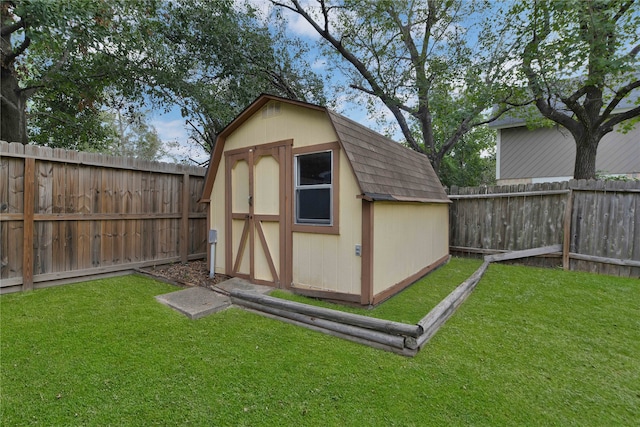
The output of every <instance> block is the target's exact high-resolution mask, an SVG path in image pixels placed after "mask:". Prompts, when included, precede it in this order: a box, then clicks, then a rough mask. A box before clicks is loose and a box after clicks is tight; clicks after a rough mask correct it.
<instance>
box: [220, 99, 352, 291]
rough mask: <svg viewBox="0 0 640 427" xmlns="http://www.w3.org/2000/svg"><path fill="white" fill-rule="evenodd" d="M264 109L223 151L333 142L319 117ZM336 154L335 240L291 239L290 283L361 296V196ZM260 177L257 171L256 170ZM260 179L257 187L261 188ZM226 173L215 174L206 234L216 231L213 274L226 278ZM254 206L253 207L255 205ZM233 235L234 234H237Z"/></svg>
mask: <svg viewBox="0 0 640 427" xmlns="http://www.w3.org/2000/svg"><path fill="white" fill-rule="evenodd" d="M273 105H274V104H273V103H268V104H267V105H266V106H265V107H263V108H262V109H261V110H260V111H258V112H257V113H256V114H254V115H253V116H251V117H249V118H248V119H247V120H246V121H245V122H244V123H243V124H242V125H241V126H240V127H239V128H238V129H236V130H235V131H234V132H233V133H232V134H231V135H229V136H228V137H227V139H226V143H225V151H228V150H235V149H238V148H244V147H252V146H256V145H262V144H268V143H273V142H276V141H283V140H289V139H293V147H294V148H299V147H306V146H311V145H318V144H324V143H328V142H334V141H337V140H338V137H337V135H336V133H335V131H334V129H333V126H332V125H331V123H330V121H329V119H328V117H327V115H326V113H325V112H323V111H316V110H312V109H306V108H300V107H297V106H294V105H290V104H286V103H280V104H279V105H280V108H279V109H275V108H273ZM339 151H340V153H339V155H340V194H339V195H336V196H338V197H339V199H340V204H339V207H340V214H339V215H340V235H324V234H311V233H301V232H294V233H293V248H292V254H293V267H292V268H293V282H294V284H296V285H298V286H300V287H309V288H312V289H321V290H327V291H335V292H343V293H355V294H359V293H360V265H361V263H360V258H359V257H356V256H355V245H356V244H360V236H361V210H360V209H361V207H360V205H361V203H360V200H359V199H356V195H357V194H359V193H360V191H359V188H358V185H357V183H356V181H355V177H354V176H353V172H352V171H351V169H350V167H349V162H348V159H347V157H346V155H345V153H344V150H339ZM256 173H259V170H256ZM263 184H264V182H263V183H261V181H260V179H259V176H257V177H256V185H258V186H261V185H263ZM225 188H226V185H225V168H224V159H223V161H222V163H221V165H220V167H219V168H218V170H217V173H216V177H215V182H214V186H213V190H212V194H211V198H210V200H211V204H210V218H211V224H210V225H211V228H213V229H217V230H218V243H217V250H216V257H215V258H216V272H217V273H223V274H224V273H226V272H225V251H224V248H225V238H226V236H225V194H224V193H225ZM256 202H257V201H256ZM236 234H238V233H236Z"/></svg>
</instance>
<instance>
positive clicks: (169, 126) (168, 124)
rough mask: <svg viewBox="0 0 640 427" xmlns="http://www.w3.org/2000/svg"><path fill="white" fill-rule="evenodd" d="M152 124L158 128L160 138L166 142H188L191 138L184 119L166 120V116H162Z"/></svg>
mask: <svg viewBox="0 0 640 427" xmlns="http://www.w3.org/2000/svg"><path fill="white" fill-rule="evenodd" d="M151 124H152V125H153V127H155V128H156V131H158V135H159V136H160V139H162V141H164V142H169V141H178V142H182V141H185V142H186V141H187V140H188V139H189V134H188V133H187V129H186V127H185V123H184V120H181V119H174V120H166V118H165V119H164V120H163V118H162V117H160V118H159V119H156V120H153V121H152V122H151Z"/></svg>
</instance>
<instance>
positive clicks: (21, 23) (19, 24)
mask: <svg viewBox="0 0 640 427" xmlns="http://www.w3.org/2000/svg"><path fill="white" fill-rule="evenodd" d="M25 26H26V24H25V22H24V19H21V20H19V21H18V22H15V23H13V24H11V25H9V26H6V27H2V29H0V36H1V37H5V36H8V35H9V34H12V33H14V32H16V31H18V30H19V29H20V28H25Z"/></svg>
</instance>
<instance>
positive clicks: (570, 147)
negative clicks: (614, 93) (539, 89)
mask: <svg viewBox="0 0 640 427" xmlns="http://www.w3.org/2000/svg"><path fill="white" fill-rule="evenodd" d="M490 127H492V128H494V129H496V130H497V131H498V139H497V147H496V179H497V184H498V185H508V184H528V183H538V182H553V181H568V180H570V179H572V178H573V171H574V165H575V157H576V144H575V141H574V139H573V137H572V136H571V133H570V132H569V131H568V130H567V129H565V128H563V127H562V126H559V125H556V126H553V127H550V128H537V129H528V128H527V127H526V124H525V120H524V119H518V118H514V117H504V118H501V119H498V120H496V121H495V122H493V123H491V124H490ZM596 171H598V173H602V174H606V175H627V176H629V177H633V178H640V124H638V125H636V126H635V128H634V129H633V130H631V131H630V132H628V133H626V134H625V133H621V132H617V131H615V130H614V131H613V132H610V133H608V134H607V135H605V136H604V137H603V138H602V140H601V141H600V144H599V146H598V155H597V157H596Z"/></svg>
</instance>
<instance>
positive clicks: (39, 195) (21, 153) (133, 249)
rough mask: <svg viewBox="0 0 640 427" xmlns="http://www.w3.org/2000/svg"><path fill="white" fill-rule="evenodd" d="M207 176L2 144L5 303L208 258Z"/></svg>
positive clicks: (0, 253) (0, 256)
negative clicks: (66, 283)
mask: <svg viewBox="0 0 640 427" xmlns="http://www.w3.org/2000/svg"><path fill="white" fill-rule="evenodd" d="M205 172H206V170H205V169H203V168H197V167H193V166H185V165H173V164H166V163H157V162H149V161H142V160H136V159H131V158H123V157H113V156H105V155H100V154H94V153H79V152H75V151H68V150H61V149H51V148H47V147H38V146H30V145H22V144H16V143H11V144H9V143H6V142H1V141H0V236H1V243H0V293H6V292H12V291H19V290H27V289H32V288H33V287H41V286H48V285H50V284H51V283H52V281H60V280H68V279H71V278H78V277H86V276H90V275H95V274H104V273H114V272H118V271H123V270H130V269H132V268H138V267H143V266H147V265H156V264H163V263H169V262H176V261H187V260H188V259H196V258H202V257H204V256H206V250H207V247H206V236H207V224H206V210H205V209H206V206H205V205H201V204H199V203H198V199H199V198H200V196H201V194H200V193H201V192H202V188H203V185H204V175H205Z"/></svg>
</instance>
